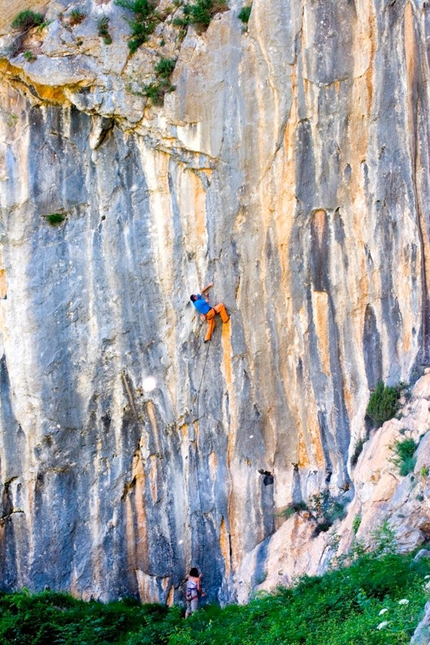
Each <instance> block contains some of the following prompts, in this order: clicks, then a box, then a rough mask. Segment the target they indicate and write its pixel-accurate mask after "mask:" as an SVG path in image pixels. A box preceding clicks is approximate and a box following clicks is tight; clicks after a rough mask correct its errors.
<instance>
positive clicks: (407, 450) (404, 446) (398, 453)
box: [390, 437, 418, 477]
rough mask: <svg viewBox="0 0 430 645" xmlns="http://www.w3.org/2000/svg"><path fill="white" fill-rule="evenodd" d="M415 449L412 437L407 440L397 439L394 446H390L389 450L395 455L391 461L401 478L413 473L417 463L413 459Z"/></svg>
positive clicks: (415, 445)
mask: <svg viewBox="0 0 430 645" xmlns="http://www.w3.org/2000/svg"><path fill="white" fill-rule="evenodd" d="M417 447H418V446H417V444H416V443H415V441H414V440H413V439H412V437H408V438H407V439H397V440H396V441H395V442H394V444H393V445H392V446H390V449H391V450H392V451H393V452H394V454H395V456H394V457H393V458H392V459H391V461H392V462H393V464H395V465H396V466H397V467H398V468H399V472H400V474H401V475H402V477H405V476H406V475H409V473H411V472H413V470H414V468H415V464H416V461H417V460H416V459H415V457H414V453H415V451H416V449H417Z"/></svg>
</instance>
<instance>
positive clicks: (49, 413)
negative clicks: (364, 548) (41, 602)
mask: <svg viewBox="0 0 430 645" xmlns="http://www.w3.org/2000/svg"><path fill="white" fill-rule="evenodd" d="M12 6H13V8H14V11H15V10H16V12H18V11H19V10H21V9H24V8H29V7H31V8H33V9H35V10H41V11H43V12H44V15H45V18H46V21H47V24H45V25H44V26H43V27H42V28H40V29H38V28H33V29H28V30H27V31H25V32H22V31H19V30H15V31H14V30H11V29H10V21H11V19H12V17H13V15H11V14H7V15H6V14H5V15H3V16H2V17H1V22H0V34H1V39H0V68H1V71H2V76H1V79H2V80H1V84H0V207H1V230H0V235H1V238H0V240H1V248H2V255H1V265H0V295H3V296H7V298H6V299H2V300H0V332H1V334H0V355H1V361H0V367H1V370H0V382H1V392H0V428H1V434H0V449H1V460H0V481H1V483H2V485H3V498H2V499H3V501H2V504H3V506H2V512H1V516H2V517H3V519H2V522H1V526H0V550H1V552H0V584H1V586H2V587H3V588H6V589H12V588H16V587H20V586H22V585H26V586H28V587H30V588H31V589H40V588H43V587H44V585H45V584H48V585H49V586H50V587H51V588H52V589H68V590H71V591H73V593H75V594H77V595H81V596H83V597H89V596H90V595H91V594H93V595H94V596H96V597H100V598H103V599H106V598H113V597H118V596H121V595H124V594H136V595H140V597H141V598H142V599H144V600H145V599H148V600H149V599H151V600H153V599H156V598H158V599H160V600H163V601H167V602H172V601H174V600H175V599H176V598H178V597H179V595H180V589H181V581H182V580H183V577H184V574H185V572H186V570H187V568H188V567H189V566H190V565H191V564H193V565H196V566H199V567H200V568H201V569H202V570H203V573H204V577H205V582H206V590H207V592H208V598H209V599H214V598H217V599H219V600H220V601H221V602H225V601H229V600H231V599H234V598H236V597H240V598H241V599H243V598H246V597H247V593H249V591H250V590H251V588H252V587H253V586H255V581H256V576H257V578H258V576H259V575H260V574H259V573H258V572H259V571H260V570H261V571H263V572H268V573H269V575H268V577H267V580H266V582H265V584H266V583H267V585H268V584H269V581H270V580H273V581H274V582H276V581H278V580H279V579H282V580H286V581H288V580H289V579H290V577H291V576H292V575H295V573H300V571H302V570H304V569H306V568H309V567H311V568H312V570H321V569H322V568H323V566H324V563H325V562H326V561H327V559H328V557H329V554H328V547H327V544H326V541H325V540H326V538H325V535H323V534H320V535H319V536H318V537H317V538H316V539H313V538H311V534H312V529H310V528H309V521H308V520H306V518H303V517H297V516H295V517H294V518H291V519H290V520H288V521H287V522H285V523H284V524H282V520H281V519H280V517H279V513H280V512H281V511H282V510H283V509H285V507H286V506H287V505H288V504H289V503H291V502H294V503H298V502H300V501H302V500H308V499H310V498H311V497H312V495H314V494H316V493H318V492H319V491H324V490H327V491H328V492H329V493H330V495H331V496H333V497H334V498H336V499H337V498H340V497H342V499H345V500H347V501H351V509H350V511H349V514H348V517H347V519H346V520H344V524H343V526H344V527H345V532H344V531H343V529H342V540H341V544H342V548H345V549H346V548H347V547H348V544H349V542H348V540H349V538H348V533H347V531H348V530H349V531H350V528H349V529H348V527H351V526H352V524H351V522H352V519H353V517H354V516H355V514H356V513H361V514H362V518H363V519H362V525H363V528H362V529H360V530H363V531H364V530H365V529H364V527H366V526H367V527H370V526H371V525H373V520H371V519H370V516H371V515H372V514H373V515H374V516H375V522H376V520H377V521H379V519H382V517H385V516H387V517H388V516H390V517H391V516H392V517H393V522H394V523H395V524H396V523H397V524H396V526H397V528H399V530H400V524H401V519H402V518H401V517H400V514H401V507H402V504H403V505H405V504H406V505H409V506H410V512H411V513H412V514H415V515H416V521H415V520H414V522H413V523H412V524H413V526H415V528H414V529H408V530H407V531H406V532H405V535H404V536H403V537H404V543H405V548H406V547H409V546H410V545H412V544H414V543H416V542H419V541H420V540H421V537H422V535H426V531H427V529H426V528H425V527H426V519H425V514H423V513H422V511H420V510H419V509H418V507H416V508H415V506H414V505H413V504H412V502H411V497H410V491H409V489H408V483H404V482H403V483H399V484H397V483H396V482H395V486H394V484H393V483H392V482H391V479H393V478H392V477H391V475H390V474H389V473H386V472H385V470H384V468H385V465H383V464H382V463H381V462H378V463H375V462H374V461H372V460H371V459H370V456H369V455H367V452H366V451H367V449H368V448H367V446H368V445H370V442H369V443H368V444H366V449H365V451H364V452H363V455H362V458H361V459H362V460H364V459H369V461H368V466H369V468H371V469H372V473H374V475H373V474H372V478H368V477H367V476H366V475H363V474H362V475H360V477H361V478H359V475H358V474H357V475H356V474H355V472H354V476H353V473H352V470H351V467H350V464H349V458H350V455H352V454H353V452H354V448H355V445H356V443H357V441H358V439H359V438H361V437H364V436H365V427H364V421H363V419H364V416H365V411H366V406H367V401H368V397H369V390H370V389H373V388H374V387H375V385H376V383H377V381H378V380H384V381H386V382H388V383H390V384H395V383H397V382H399V381H404V382H409V381H410V380H411V379H416V378H417V375H418V374H419V373H421V370H422V365H424V364H427V362H428V358H429V329H430V327H429V324H430V321H429V311H430V309H429V299H428V286H427V285H428V279H429V278H428V276H429V275H430V267H429V266H428V262H429V257H430V255H429V249H428V230H429V226H428V215H427V204H428V203H429V194H428V193H429V185H428V150H427V143H426V142H427V141H429V140H430V138H429V136H428V131H427V130H428V118H427V115H428V112H429V105H428V87H429V86H428V83H427V78H428V71H429V69H428V60H427V55H426V43H427V38H428V34H427V31H428V24H430V23H429V20H428V17H429V16H428V12H429V9H428V7H427V5H423V4H422V3H419V2H408V3H405V2H396V3H394V4H391V3H382V2H379V1H376V0H374V1H371V0H360V2H357V1H356V2H355V3H339V2H335V1H334V0H333V1H331V0H330V1H328V2H324V3H317V4H315V3H313V2H310V1H309V0H292V1H291V2H285V0H254V2H253V5H252V12H251V18H250V21H249V23H248V30H247V31H245V30H244V26H243V24H242V23H241V21H240V20H239V19H238V12H239V10H240V8H241V6H242V3H240V2H238V1H235V0H234V1H232V2H230V3H229V10H228V11H225V12H223V13H219V14H217V15H216V16H215V17H214V18H213V20H212V22H211V24H210V26H209V28H208V30H207V31H206V32H203V33H198V32H197V31H196V30H195V29H194V27H189V28H188V30H187V33H186V34H181V33H180V30H179V29H178V28H177V27H175V26H174V25H173V23H172V21H173V19H174V18H175V17H176V18H177V17H179V16H180V15H181V9H180V8H177V7H174V8H169V5H168V4H167V3H164V2H163V3H160V5H159V7H158V10H159V12H160V15H162V19H160V21H159V23H158V24H157V27H156V29H155V31H154V33H153V34H152V35H151V36H150V38H149V39H148V40H147V42H145V43H144V44H143V45H142V46H140V47H139V48H138V50H137V52H136V53H135V54H134V55H133V56H131V55H130V52H129V48H128V45H127V42H128V39H129V25H128V22H127V18H130V17H131V16H130V14H127V13H126V12H125V10H124V9H122V8H121V7H118V6H117V5H116V4H115V3H114V2H112V1H111V0H86V1H85V2H81V3H80V4H79V7H78V5H76V7H74V5H72V4H71V3H70V2H66V1H65V0H64V1H63V0H55V1H54V0H52V1H51V2H45V3H44V2H41V3H39V4H36V3H35V2H34V3H33V2H29V3H27V4H25V5H24V3H22V2H21V3H11V7H12ZM76 8H79V10H80V11H81V12H82V13H83V14H84V18H83V19H82V20H81V21H80V22H78V23H74V22H73V18H72V11H73V10H74V9H76ZM101 18H109V22H108V29H109V34H110V37H111V38H112V43H111V44H107V43H106V42H104V39H103V37H102V36H101V35H100V22H99V21H100V19H101ZM160 57H162V58H167V59H177V60H176V65H175V69H174V72H173V74H172V76H171V79H170V80H171V83H172V84H173V85H174V86H175V88H176V89H175V90H174V91H172V92H169V93H167V94H166V95H165V97H164V104H163V105H161V106H158V105H155V106H154V105H152V104H151V101H149V100H148V99H147V97H146V96H145V91H146V90H145V86H147V85H148V84H150V83H154V82H155V83H157V82H159V81H160V78H159V77H157V74H156V72H155V66H156V64H157V63H158V62H159V61H160ZM53 215H56V216H57V219H58V215H60V216H61V217H60V219H61V218H63V219H62V221H61V222H60V223H57V224H56V225H55V224H52V223H50V221H52V216H53ZM54 219H55V218H54ZM212 280H213V281H214V283H215V287H214V289H213V292H212V294H211V297H212V302H213V303H215V302H217V301H218V302H220V301H221V302H224V303H225V305H226V307H227V309H228V311H229V313H230V314H231V321H230V322H229V323H228V324H226V325H224V326H222V325H221V322H220V321H218V323H217V329H216V331H215V335H214V337H213V340H212V342H211V344H210V345H209V346H207V345H203V337H204V330H203V328H202V325H201V323H200V321H199V318H198V316H197V315H196V313H195V312H194V310H193V308H192V305H191V303H190V302H189V295H190V294H191V293H193V292H196V291H197V290H198V289H199V288H202V287H203V285H204V284H206V283H208V282H209V281H212ZM149 377H152V378H154V379H155V380H156V383H157V387H156V388H154V389H153V390H147V389H146V388H145V387H144V383H145V382H146V379H147V378H149ZM425 396H427V395H425ZM418 398H419V397H418V396H417V400H418ZM421 398H423V397H421ZM423 400H424V399H423ZM414 414H418V412H417V411H415V412H414ZM422 415H423V418H424V412H423V413H422ZM402 423H403V420H402V422H401V423H400V424H399V423H397V422H395V421H393V422H392V424H391V425H390V426H389V427H390V428H391V430H389V431H387V432H389V436H388V434H387V437H386V438H385V439H382V438H379V439H378V441H381V442H382V443H381V444H378V449H380V450H381V454H384V455H385V457H386V456H387V454H388V452H387V451H388V448H387V446H388V444H389V441H390V440H391V439H392V438H394V437H396V436H398V432H399V431H400V430H401V429H402V428H401V427H400V426H401V424H402ZM426 429H427V428H426ZM426 429H425V430H426ZM384 432H385V431H384ZM413 432H414V433H416V432H417V431H416V429H413ZM419 432H421V430H420V431H419ZM376 436H378V437H382V434H381V435H376ZM376 436H375V438H373V439H372V441H373V440H375V441H376V440H377V439H376ZM414 436H415V435H414ZM384 437H385V434H384ZM422 449H423V448H420V450H422ZM423 459H424V457H423ZM366 463H367V462H366ZM417 468H418V465H417ZM259 470H263V471H265V472H267V473H271V475H270V476H268V475H261V474H260V473H259V472H258V471H259ZM356 472H357V473H359V472H362V471H361V470H360V466H359V465H358V466H357V469H356ZM390 477H391V479H390ZM404 481H409V480H404ZM374 482H377V483H374ZM402 486H403V488H402ZM423 490H424V489H423ZM420 494H423V495H426V493H425V492H423V493H420ZM367 505H370V506H369V508H370V509H371V510H369V511H368V512H369V515H368V516H367V514H366V513H367V511H366V508H367ZM381 508H382V510H381ZM408 508H409V507H408ZM377 510H378V512H376V511H377ZM408 512H409V511H408ZM375 514H376V515H375ZM415 515H414V517H415ZM348 522H349V524H348ZM281 524H282V526H280V525H281ZM277 529H278V530H277ZM284 534H285V536H286V539H287V544H288V547H287V550H286V551H285V552H283V551H282V536H283V535H284ZM270 536H273V537H272V538H271V540H269V541H267V540H268V538H270ZM402 539H403V538H402ZM269 544H270V548H269V547H268V548H269V551H270V549H273V553H274V554H275V553H276V556H274V559H273V560H272V559H271V556H270V553H269V551H268V552H267V553H266V554H265V553H263V552H262V550H261V549H262V545H269ZM305 544H308V545H309V552H308V555H306V554H305V553H304V551H303V548H304V546H303V545H305ZM258 545H259V546H258ZM256 547H257V548H258V549H259V551H258V557H257V555H256V553H257V552H256V551H255V549H256ZM275 562H279V564H273V566H272V563H275ZM269 570H270V571H269ZM279 571H282V573H279ZM275 573H276V575H275ZM261 575H262V574H261ZM264 575H265V573H264ZM275 578H276V580H275ZM245 588H246V589H248V591H243V590H244V589H245Z"/></svg>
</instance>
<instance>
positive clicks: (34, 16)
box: [12, 9, 43, 30]
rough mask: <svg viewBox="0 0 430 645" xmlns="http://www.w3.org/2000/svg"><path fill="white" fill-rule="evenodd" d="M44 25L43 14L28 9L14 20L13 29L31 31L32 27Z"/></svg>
mask: <svg viewBox="0 0 430 645" xmlns="http://www.w3.org/2000/svg"><path fill="white" fill-rule="evenodd" d="M42 23H43V16H42V14H41V13H35V12H34V11H31V9H26V10H25V11H21V12H20V13H19V14H18V15H17V16H15V18H14V19H13V20H12V27H13V28H14V29H23V30H26V29H31V27H37V26H38V25H41V24H42Z"/></svg>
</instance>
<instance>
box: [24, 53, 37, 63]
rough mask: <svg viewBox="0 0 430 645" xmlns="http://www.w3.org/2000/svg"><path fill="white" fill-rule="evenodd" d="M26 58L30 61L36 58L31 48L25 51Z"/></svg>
mask: <svg viewBox="0 0 430 645" xmlns="http://www.w3.org/2000/svg"><path fill="white" fill-rule="evenodd" d="M24 58H25V60H28V61H32V60H36V56H34V55H33V53H32V52H31V51H30V50H27V51H25V52H24Z"/></svg>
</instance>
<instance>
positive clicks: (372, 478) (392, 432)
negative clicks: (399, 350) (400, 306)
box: [236, 373, 430, 602]
mask: <svg viewBox="0 0 430 645" xmlns="http://www.w3.org/2000/svg"><path fill="white" fill-rule="evenodd" d="M429 402H430V373H428V374H426V375H425V376H423V377H422V378H421V379H420V380H419V381H418V382H417V384H416V385H415V387H414V388H413V390H412V392H411V396H410V399H409V400H408V402H405V405H404V407H403V408H402V409H401V411H400V413H399V414H398V415H397V416H398V417H400V418H398V419H397V418H396V419H392V420H391V421H387V422H386V423H384V425H383V426H382V427H381V428H379V429H378V430H376V431H372V434H371V436H370V438H369V439H368V441H366V442H365V443H364V446H363V451H362V453H361V454H360V456H359V458H358V462H357V465H356V467H355V468H354V470H353V473H352V487H351V488H350V489H349V490H348V491H345V492H344V495H343V498H344V499H343V506H344V508H345V511H346V514H345V518H344V519H342V520H341V521H340V520H338V521H335V522H334V523H333V525H332V526H331V527H330V528H329V530H328V531H326V532H320V533H318V531H315V529H316V527H317V525H318V523H321V521H322V519H323V518H322V515H320V516H318V514H315V513H313V514H312V513H309V512H308V511H306V510H301V511H299V512H298V513H296V514H294V515H293V516H292V517H291V518H289V519H288V520H287V521H285V523H284V524H283V525H282V526H281V527H280V528H279V529H278V530H277V531H276V532H275V533H274V534H273V535H272V536H270V537H268V538H267V539H266V540H265V541H264V542H262V543H261V544H259V545H258V546H256V547H255V549H253V551H252V552H251V553H248V554H247V555H246V557H245V558H244V559H243V561H242V563H241V566H240V568H239V571H238V574H237V576H236V579H237V581H238V585H239V587H238V589H239V592H238V599H239V601H240V602H246V601H248V600H249V597H250V595H251V593H253V592H255V591H256V590H269V589H272V588H274V587H276V586H278V585H280V584H285V585H289V584H292V583H293V581H294V578H295V577H297V576H299V575H302V574H303V573H307V574H308V575H319V574H322V573H324V571H326V570H327V567H328V565H333V564H335V563H336V561H339V559H340V558H341V557H346V556H347V555H348V554H349V553H351V552H352V550H353V547H354V546H355V545H357V544H358V543H359V544H360V545H361V546H362V547H363V548H365V549H372V548H374V547H375V542H376V541H377V539H378V537H377V534H378V531H380V530H381V528H382V527H383V526H384V525H386V526H387V527H388V529H389V531H391V532H392V534H393V538H394V544H395V547H396V549H397V550H398V551H400V552H409V551H411V550H412V549H414V548H415V547H417V546H418V545H420V544H424V543H428V541H429V539H430V515H429V510H428V509H429V499H430V431H429V428H430V410H429V407H430V406H429ZM405 439H413V440H414V441H415V443H416V445H417V450H416V453H415V457H414V458H415V465H414V467H413V469H412V470H411V472H410V473H409V474H408V475H405V476H402V475H401V474H400V468H399V465H398V464H396V456H398V455H397V453H396V450H395V445H396V442H402V441H405ZM351 497H352V499H351ZM338 500H342V495H341V496H340V497H338ZM316 533H318V535H316ZM429 553H430V552H429Z"/></svg>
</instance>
